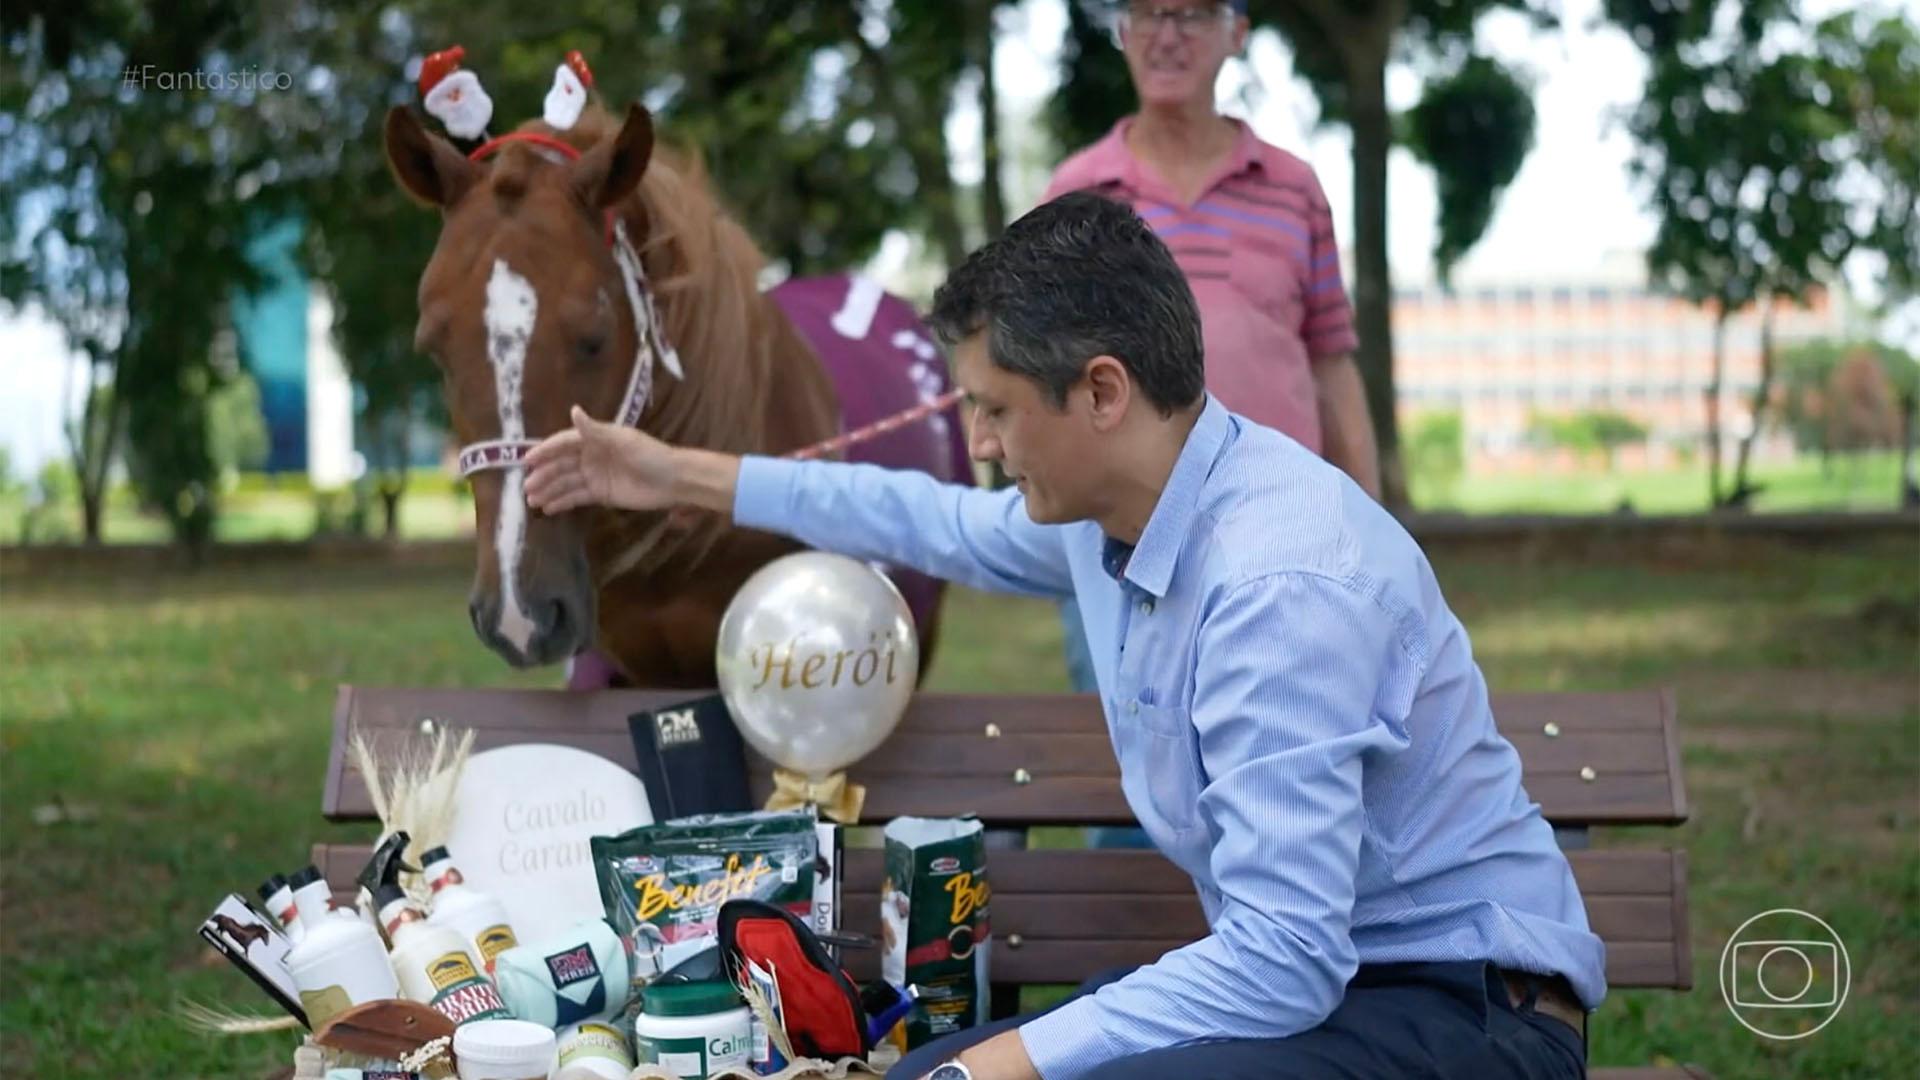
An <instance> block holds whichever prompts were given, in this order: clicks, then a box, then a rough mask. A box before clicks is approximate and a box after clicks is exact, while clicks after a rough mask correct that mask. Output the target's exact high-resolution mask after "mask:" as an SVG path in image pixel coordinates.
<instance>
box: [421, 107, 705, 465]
mask: <svg viewBox="0 0 1920 1080" xmlns="http://www.w3.org/2000/svg"><path fill="white" fill-rule="evenodd" d="M512 143H525V144H527V145H528V146H531V147H533V148H534V149H535V151H536V152H538V153H540V154H541V156H543V157H546V158H548V159H549V160H556V159H564V160H565V161H578V160H579V159H580V150H579V149H578V148H577V147H575V146H573V145H572V144H571V143H568V142H567V141H566V140H564V139H558V138H555V137H553V136H552V135H543V134H541V133H539V132H537V131H514V132H509V133H507V134H505V135H501V136H499V137H498V138H494V139H488V140H487V141H486V142H484V143H482V144H481V145H480V146H479V147H478V148H476V149H475V150H474V151H473V152H472V153H470V154H468V155H467V160H469V161H482V160H485V159H486V158H489V157H491V156H493V155H494V154H496V153H499V152H500V151H501V150H502V149H504V148H505V147H506V146H508V145H509V144H512ZM605 214H606V240H607V246H608V247H610V248H612V249H613V261H614V262H616V263H618V264H619V266H620V277H621V279H622V281H623V282H624V283H625V285H626V293H627V303H628V305H629V306H630V307H631V308H632V309H633V330H634V335H635V336H636V337H638V338H639V339H640V347H639V350H638V351H637V352H636V353H635V355H634V358H633V373H632V374H631V375H629V376H628V377H627V390H626V393H625V394H624V395H623V396H622V397H621V399H620V408H619V411H618V412H617V413H615V415H614V423H616V424H619V425H621V426H623V427H638V426H640V416H641V414H642V413H644V412H645V411H646V408H647V402H648V401H649V400H651V398H652V396H653V366H654V365H655V364H656V363H658V364H662V365H664V366H665V367H666V369H667V371H668V372H670V373H671V374H672V375H673V376H674V377H676V378H680V377H682V375H681V370H680V356H679V354H678V353H677V352H675V351H674V348H673V346H672V345H670V344H669V343H668V342H667V335H666V327H665V326H664V325H662V323H661V320H660V310H659V308H658V307H657V306H656V305H655V304H654V300H653V290H652V289H651V288H649V287H648V285H647V272H646V269H645V268H644V267H643V266H642V265H641V263H640V255H639V253H638V252H636V251H635V250H634V248H633V242H632V241H631V240H629V239H628V237H627V223H626V222H625V221H623V220H621V219H620V217H619V216H618V215H617V214H615V213H614V212H613V210H612V209H608V210H606V211H605ZM538 445H540V440H539V439H487V440H483V441H481V442H476V443H470V444H468V445H466V446H463V447H461V448H460V456H459V458H458V464H457V468H458V470H459V472H460V475H461V476H462V477H470V476H472V475H474V474H475V473H481V472H486V471H488V470H491V469H512V468H517V467H519V466H520V464H521V463H522V462H524V461H525V460H526V456H527V454H528V452H529V451H531V450H532V449H533V448H534V447H536V446H538Z"/></svg>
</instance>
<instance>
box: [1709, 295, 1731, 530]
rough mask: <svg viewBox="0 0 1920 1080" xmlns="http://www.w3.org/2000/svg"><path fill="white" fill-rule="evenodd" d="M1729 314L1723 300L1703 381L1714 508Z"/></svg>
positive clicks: (1717, 495)
mask: <svg viewBox="0 0 1920 1080" xmlns="http://www.w3.org/2000/svg"><path fill="white" fill-rule="evenodd" d="M1731 314H1732V313H1731V312H1729V311H1728V310H1727V306H1726V305H1725V304H1724V303H1723V304H1721V305H1720V311H1719V313H1718V314H1717V315H1715V316H1714V319H1713V375H1712V376H1711V377H1710V378H1708V380H1707V498H1708V500H1709V502H1708V505H1709V506H1711V507H1712V508H1713V509H1715V510H1718V509H1719V508H1720V506H1721V505H1722V499H1721V497H1720V382H1721V380H1722V379H1723V378H1725V377H1726V362H1727V319H1728V317H1729V316H1730V315H1731Z"/></svg>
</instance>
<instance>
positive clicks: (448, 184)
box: [385, 105, 479, 209]
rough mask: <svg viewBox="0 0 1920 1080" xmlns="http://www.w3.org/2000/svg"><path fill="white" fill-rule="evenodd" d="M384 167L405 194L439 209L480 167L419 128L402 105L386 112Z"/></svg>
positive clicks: (463, 190)
mask: <svg viewBox="0 0 1920 1080" xmlns="http://www.w3.org/2000/svg"><path fill="white" fill-rule="evenodd" d="M385 137H386V144H387V167H388V168H389V169H392V170H393V177H394V179H396V180H398V181H400V186H401V187H403V188H405V189H406V191H407V194H409V195H412V196H413V197H414V198H415V199H418V200H419V201H421V202H423V203H425V204H427V205H429V206H438V207H441V208H442V209H445V208H446V207H449V206H452V205H453V204H454V203H456V202H458V201H459V200H460V196H462V195H464V194H466V191H467V188H469V187H471V186H472V185H473V180H474V177H475V176H477V175H478V174H479V167H478V166H476V165H475V164H474V163H473V162H471V161H468V160H467V158H466V155H464V154H462V153H461V152H460V151H458V150H455V149H454V148H453V145H452V144H451V143H448V142H447V140H445V139H443V138H441V137H440V136H438V135H435V134H434V133H433V132H431V131H428V130H427V129H426V128H424V127H422V126H421V125H420V118H419V117H417V116H415V115H414V114H413V110H412V109H409V108H407V107H406V106H404V105H395V106H394V107H393V108H391V109H388V110H387V124H386V132H385Z"/></svg>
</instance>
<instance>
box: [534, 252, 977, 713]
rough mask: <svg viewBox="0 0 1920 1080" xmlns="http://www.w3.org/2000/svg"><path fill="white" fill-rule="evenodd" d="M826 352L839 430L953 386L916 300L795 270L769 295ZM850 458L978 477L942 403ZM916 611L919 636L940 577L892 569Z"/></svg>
mask: <svg viewBox="0 0 1920 1080" xmlns="http://www.w3.org/2000/svg"><path fill="white" fill-rule="evenodd" d="M768 295H769V296H771V297H772V298H773V302H774V303H775V304H777V305H779V307H780V310H781V311H783V312H785V313H786V316H787V318H788V319H790V320H792V322H793V325H794V328H795V329H797V330H799V331H800V335H801V336H802V337H804V338H806V339H807V342H808V344H810V345H812V346H813V349H814V351H815V352H816V353H818V354H819V355H820V362H821V363H822V364H824V365H825V366H826V369H827V375H828V376H829V377H830V378H831V379H832V380H833V387H834V390H835V391H836V392H837V393H838V394H839V396H840V430H841V431H842V432H847V431H853V430H856V429H858V428H862V427H865V426H866V425H868V424H871V423H873V422H874V421H876V420H883V419H885V418H887V417H889V416H893V415H895V414H896V413H900V412H904V411H906V410H908V409H911V408H913V407H914V406H916V405H919V404H922V403H924V402H928V401H932V400H933V399H935V398H937V397H939V396H940V395H941V394H944V393H946V392H947V390H948V389H949V387H950V385H951V384H950V383H949V382H948V379H947V365H946V361H945V359H944V358H943V357H942V356H941V355H940V350H939V349H938V348H937V347H936V346H935V345H934V343H933V336H932V335H931V334H930V333H928V332H927V328H926V327H925V326H924V325H922V324H921V322H920V319H919V317H918V316H917V315H915V314H914V311H913V306H912V305H911V304H908V303H907V302H906V301H905V300H902V299H900V298H899V297H897V296H892V295H890V294H888V293H887V292H885V291H884V290H882V289H881V288H880V285H879V283H877V282H875V281H873V280H871V279H869V278H863V277H860V276H858V275H852V274H830V275H827V276H824V277H809V278H793V279H790V280H788V281H787V282H785V283H784V284H782V285H780V286H778V287H776V288H775V289H774V290H773V291H772V292H771V293H769V294H768ZM846 460H848V461H863V462H869V463H872V464H875V465H883V466H886V467H887V468H891V469H918V470H920V471H922V472H925V473H928V474H931V475H932V476H933V477H935V478H936V479H939V480H945V481H948V482H951V483H972V482H973V466H972V463H971V462H970V461H969V459H968V457H967V444H966V436H965V434H964V433H963V432H962V431H961V428H960V419H959V412H958V410H957V409H954V408H947V409H943V410H941V411H940V412H937V413H934V414H933V415H932V416H929V417H927V418H926V419H925V420H923V421H921V422H920V423H917V424H909V425H907V426H906V427H903V428H899V429H897V430H894V431H890V432H888V433H886V434H885V435H880V436H877V437H875V438H873V439H870V440H868V441H866V442H863V443H860V444H858V445H856V446H853V447H850V448H849V449H848V450H847V453H846ZM887 573H888V576H889V577H891V578H892V579H893V583H894V584H895V585H897V586H899V588H900V593H901V595H902V596H904V597H905V598H906V601H907V606H908V607H909V608H910V609H912V611H913V620H914V625H915V626H916V627H917V628H918V629H919V631H920V636H921V639H922V640H925V639H926V636H927V631H928V630H929V629H931V626H930V622H931V620H932V618H933V616H934V610H935V605H936V604H937V603H938V601H939V598H940V590H941V588H942V587H943V583H942V582H940V581H938V580H936V579H934V578H930V577H927V576H926V575H924V574H920V573H917V572H915V571H912V570H903V569H898V568H889V569H888V572H887ZM614 677H615V673H614V669H613V667H612V665H610V664H609V663H608V662H607V661H606V659H605V658H604V657H602V656H600V655H598V654H597V653H591V652H589V653H583V654H581V655H580V656H578V657H575V658H574V661H573V663H572V664H571V665H570V669H569V675H568V681H567V685H568V687H569V688H570V689H574V690H598V689H604V688H605V687H607V686H610V685H612V684H613V680H614Z"/></svg>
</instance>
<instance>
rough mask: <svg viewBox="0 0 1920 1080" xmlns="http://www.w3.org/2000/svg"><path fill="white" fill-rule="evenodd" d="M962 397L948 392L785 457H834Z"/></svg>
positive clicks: (962, 392)
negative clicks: (833, 455) (832, 455)
mask: <svg viewBox="0 0 1920 1080" xmlns="http://www.w3.org/2000/svg"><path fill="white" fill-rule="evenodd" d="M965 396H966V391H964V390H949V391H947V392H946V393H944V394H941V395H940V396H939V397H937V398H934V399H933V400H932V401H926V402H922V403H920V404H918V405H915V406H914V407H913V408H911V409H904V410H902V411H900V412H897V413H894V414H893V415H892V416H888V417H885V418H882V419H880V420H875V421H874V422H873V423H871V424H868V425H867V426H866V427H863V428H858V429H856V430H853V431H849V432H847V433H846V434H844V435H835V436H834V437H833V438H831V439H824V440H822V441H820V442H817V443H814V444H813V445H812V446H809V447H806V448H805V449H801V450H795V451H794V452H793V453H791V454H788V455H787V457H789V458H791V459H793V460H795V461H809V460H812V459H813V458H819V457H827V456H828V455H831V454H837V453H839V452H840V451H842V450H845V449H847V448H848V447H850V446H858V445H860V444H861V443H863V442H870V441H872V440H874V439H877V438H879V437H880V436H882V435H885V434H887V433H888V432H890V431H898V430H900V429H901V428H903V427H906V426H907V425H908V424H917V423H919V422H920V421H922V420H925V419H926V418H927V417H929V416H932V415H933V414H934V413H937V412H939V411H940V410H942V409H945V408H947V407H948V406H950V405H952V404H953V403H954V402H956V401H959V400H960V399H961V398H963V397H965Z"/></svg>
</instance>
